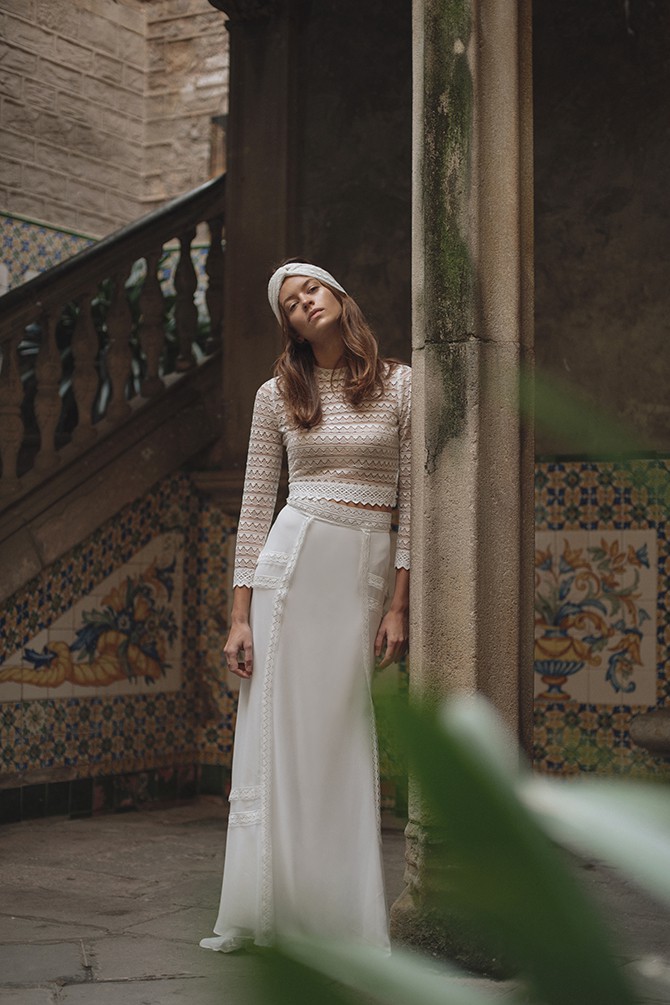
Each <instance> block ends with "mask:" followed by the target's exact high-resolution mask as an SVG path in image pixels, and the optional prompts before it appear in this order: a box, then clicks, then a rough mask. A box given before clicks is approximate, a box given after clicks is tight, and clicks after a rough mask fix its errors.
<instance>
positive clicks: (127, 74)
mask: <svg viewBox="0 0 670 1005" xmlns="http://www.w3.org/2000/svg"><path fill="white" fill-rule="evenodd" d="M145 77H146V73H145V71H144V70H143V69H142V70H140V69H138V68H137V67H136V66H129V65H128V64H125V65H124V67H123V76H122V83H123V86H124V87H127V88H128V89H129V90H131V91H137V92H139V93H140V94H143V93H144V81H145Z"/></svg>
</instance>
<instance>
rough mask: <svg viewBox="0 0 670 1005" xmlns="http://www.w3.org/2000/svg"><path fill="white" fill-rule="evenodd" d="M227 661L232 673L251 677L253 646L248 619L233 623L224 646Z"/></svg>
mask: <svg viewBox="0 0 670 1005" xmlns="http://www.w3.org/2000/svg"><path fill="white" fill-rule="evenodd" d="M223 652H224V655H225V657H226V663H227V665H228V669H229V670H230V672H231V673H235V674H237V676H238V677H243V678H248V677H251V673H252V670H253V646H252V642H251V628H250V626H249V622H248V621H242V622H236V623H234V624H233V626H232V628H231V629H230V633H229V635H228V639H227V641H226V644H225V646H224V648H223Z"/></svg>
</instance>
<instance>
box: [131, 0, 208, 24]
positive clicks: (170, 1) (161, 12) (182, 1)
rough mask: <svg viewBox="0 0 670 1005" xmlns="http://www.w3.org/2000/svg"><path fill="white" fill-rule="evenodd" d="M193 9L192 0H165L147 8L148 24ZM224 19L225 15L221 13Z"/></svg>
mask: <svg viewBox="0 0 670 1005" xmlns="http://www.w3.org/2000/svg"><path fill="white" fill-rule="evenodd" d="M192 9H193V5H192V3H191V2H190V0H163V3H161V4H158V5H151V6H150V7H148V10H147V25H152V24H154V23H155V22H157V21H161V20H163V19H164V18H169V17H178V16H179V15H180V14H188V12H189V11H190V10H192ZM220 17H221V20H224V15H223V14H221V15H220Z"/></svg>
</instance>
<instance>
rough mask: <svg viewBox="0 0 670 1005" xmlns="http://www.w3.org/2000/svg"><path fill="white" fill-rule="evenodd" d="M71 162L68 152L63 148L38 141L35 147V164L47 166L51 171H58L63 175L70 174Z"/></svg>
mask: <svg viewBox="0 0 670 1005" xmlns="http://www.w3.org/2000/svg"><path fill="white" fill-rule="evenodd" d="M72 160H73V158H72V155H71V154H70V151H69V150H67V149H66V148H64V147H59V146H55V145H54V144H51V143H40V142H39V141H38V142H37V143H36V145H35V163H36V164H48V165H49V167H50V168H51V169H52V170H53V171H60V173H61V174H64V175H67V174H70V172H71V170H72Z"/></svg>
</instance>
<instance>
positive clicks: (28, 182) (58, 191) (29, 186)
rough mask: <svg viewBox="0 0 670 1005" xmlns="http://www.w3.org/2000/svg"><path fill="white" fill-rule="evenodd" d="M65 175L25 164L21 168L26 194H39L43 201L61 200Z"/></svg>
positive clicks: (65, 181) (65, 179)
mask: <svg viewBox="0 0 670 1005" xmlns="http://www.w3.org/2000/svg"><path fill="white" fill-rule="evenodd" d="M66 183H67V175H63V174H59V173H58V172H57V171H50V170H48V169H47V168H45V167H37V166H35V165H34V164H26V165H24V168H23V185H24V188H25V190H26V192H39V194H40V195H41V196H44V198H45V199H63V197H64V195H65V186H66Z"/></svg>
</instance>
